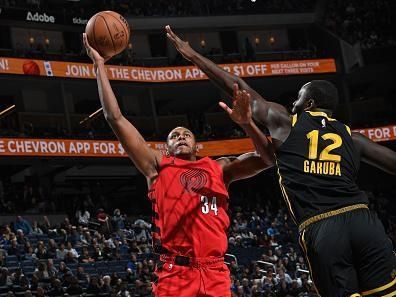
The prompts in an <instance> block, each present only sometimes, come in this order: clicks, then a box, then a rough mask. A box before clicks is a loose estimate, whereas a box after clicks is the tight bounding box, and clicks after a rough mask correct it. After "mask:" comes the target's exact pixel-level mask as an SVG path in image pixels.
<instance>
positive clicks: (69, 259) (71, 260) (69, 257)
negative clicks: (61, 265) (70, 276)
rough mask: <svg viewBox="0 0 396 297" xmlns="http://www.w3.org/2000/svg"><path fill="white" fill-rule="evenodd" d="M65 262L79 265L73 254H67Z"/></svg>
mask: <svg viewBox="0 0 396 297" xmlns="http://www.w3.org/2000/svg"><path fill="white" fill-rule="evenodd" d="M64 262H65V263H66V264H71V263H78V260H77V258H75V257H74V255H73V253H72V252H67V254H66V256H65V259H64Z"/></svg>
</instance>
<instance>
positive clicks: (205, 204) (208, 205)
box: [200, 196, 218, 216]
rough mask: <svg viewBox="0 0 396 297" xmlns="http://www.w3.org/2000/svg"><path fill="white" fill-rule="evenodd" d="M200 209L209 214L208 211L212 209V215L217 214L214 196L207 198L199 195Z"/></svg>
mask: <svg viewBox="0 0 396 297" xmlns="http://www.w3.org/2000/svg"><path fill="white" fill-rule="evenodd" d="M200 199H201V204H202V206H201V211H202V213H203V214H209V212H210V211H213V213H214V215H215V216H217V213H218V210H217V204H216V197H212V198H208V197H206V196H201V198H200Z"/></svg>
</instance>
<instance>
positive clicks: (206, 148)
mask: <svg viewBox="0 0 396 297" xmlns="http://www.w3.org/2000/svg"><path fill="white" fill-rule="evenodd" d="M353 131H354V132H360V133H362V134H364V135H366V136H367V137H368V138H370V139H371V140H373V141H376V142H379V141H390V140H396V125H389V126H383V127H376V128H367V129H355V130H353ZM147 144H148V146H149V147H152V148H153V149H157V150H160V151H161V152H162V153H164V154H165V142H153V141H149V142H147ZM197 146H198V150H199V151H198V155H199V156H211V157H215V156H229V155H240V154H243V153H246V152H250V151H254V150H255V149H254V146H253V143H252V141H251V140H250V138H242V139H228V140H215V141H202V142H199V143H198V144H197ZM0 156H41V157H102V158H112V157H127V155H126V153H125V151H124V148H123V147H122V145H121V144H120V143H119V142H118V141H110V140H77V139H34V138H0Z"/></svg>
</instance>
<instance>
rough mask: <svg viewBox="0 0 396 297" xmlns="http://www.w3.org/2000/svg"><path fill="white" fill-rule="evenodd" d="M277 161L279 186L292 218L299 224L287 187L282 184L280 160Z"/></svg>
mask: <svg viewBox="0 0 396 297" xmlns="http://www.w3.org/2000/svg"><path fill="white" fill-rule="evenodd" d="M275 162H276V167H277V168H278V176H279V186H280V188H281V192H282V196H283V199H284V200H285V202H286V206H287V208H288V209H289V212H290V214H291V216H292V219H293V221H294V223H295V224H296V225H297V219H296V216H295V215H294V211H293V209H292V206H291V203H290V199H289V196H288V195H287V192H286V189H285V187H284V186H283V184H282V175H281V174H280V171H279V166H278V161H277V160H275Z"/></svg>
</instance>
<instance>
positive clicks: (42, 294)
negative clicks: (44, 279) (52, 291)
mask: <svg viewBox="0 0 396 297" xmlns="http://www.w3.org/2000/svg"><path fill="white" fill-rule="evenodd" d="M45 293H46V292H45V289H44V288H43V287H38V288H37V290H36V295H35V297H45V296H48V295H46V294H45Z"/></svg>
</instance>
